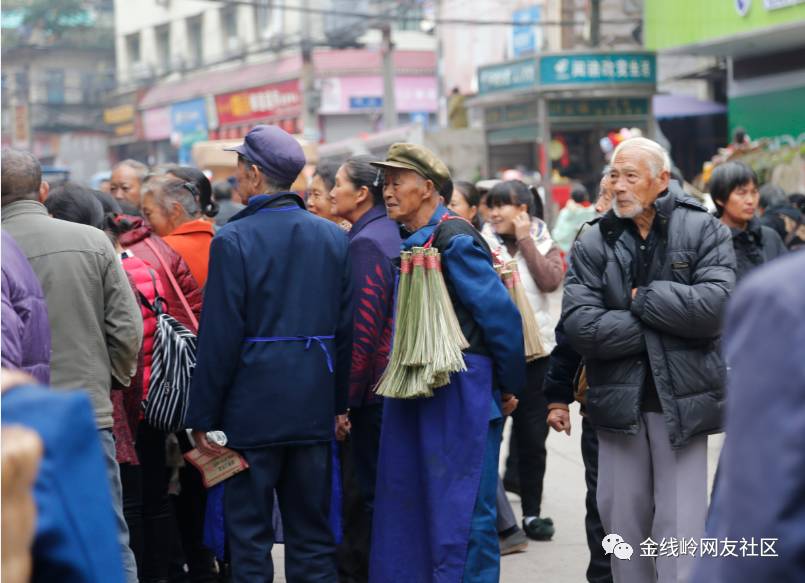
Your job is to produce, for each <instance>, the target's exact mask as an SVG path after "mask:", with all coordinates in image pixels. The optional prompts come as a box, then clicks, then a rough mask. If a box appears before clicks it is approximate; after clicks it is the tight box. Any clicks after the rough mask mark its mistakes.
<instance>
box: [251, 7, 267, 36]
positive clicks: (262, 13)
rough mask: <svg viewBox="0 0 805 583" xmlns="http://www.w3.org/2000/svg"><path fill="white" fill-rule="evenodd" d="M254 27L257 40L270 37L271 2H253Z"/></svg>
mask: <svg viewBox="0 0 805 583" xmlns="http://www.w3.org/2000/svg"><path fill="white" fill-rule="evenodd" d="M254 26H255V37H257V39H266V38H269V37H270V36H271V0H255V5H254Z"/></svg>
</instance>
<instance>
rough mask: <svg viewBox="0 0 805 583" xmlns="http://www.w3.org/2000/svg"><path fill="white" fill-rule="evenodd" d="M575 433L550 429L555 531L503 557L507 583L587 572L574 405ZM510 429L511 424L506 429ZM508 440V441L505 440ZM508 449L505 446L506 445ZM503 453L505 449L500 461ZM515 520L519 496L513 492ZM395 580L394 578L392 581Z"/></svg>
mask: <svg viewBox="0 0 805 583" xmlns="http://www.w3.org/2000/svg"><path fill="white" fill-rule="evenodd" d="M573 409H574V411H573V413H572V424H573V428H572V430H571V435H570V437H568V436H567V435H565V434H564V433H562V434H558V433H556V432H554V431H551V433H550V436H549V437H548V469H547V471H546V474H545V486H544V494H543V502H542V509H543V515H544V516H550V517H551V518H553V521H554V525H555V526H556V534H555V535H554V538H553V540H552V541H550V542H536V541H531V543H530V544H529V546H528V550H526V551H525V552H523V553H517V554H514V555H508V556H506V557H503V558H502V559H501V576H500V580H501V581H502V582H504V583H583V582H584V581H585V580H586V579H585V572H586V570H587V560H588V557H589V555H588V551H587V538H586V534H585V532H584V496H585V485H584V465H583V464H582V461H581V417H580V416H579V415H578V408H577V407H575V406H574V407H573ZM508 432H509V425H507V427H506V433H507V434H508ZM504 443H506V441H504ZM722 443H723V436H721V435H719V436H715V437H710V440H709V446H708V458H709V459H708V470H709V475H710V483H711V484H712V479H713V474H714V473H715V466H716V462H717V460H718V454H719V452H720V451H721V445H722ZM504 447H505V445H504ZM503 459H505V451H502V452H501V462H502V460H503ZM509 499H510V500H511V503H512V507H513V508H514V511H515V514H516V515H517V519H518V520H520V518H521V512H520V498H519V497H518V496H516V495H514V494H509ZM283 551H284V548H283V547H282V545H277V546H276V547H275V548H274V551H273V556H274V562H275V569H276V577H275V579H274V580H275V581H276V582H278V583H284V582H285V577H284V565H283V561H284V553H283ZM389 583H396V582H389Z"/></svg>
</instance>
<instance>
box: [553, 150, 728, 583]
mask: <svg viewBox="0 0 805 583" xmlns="http://www.w3.org/2000/svg"><path fill="white" fill-rule="evenodd" d="M669 171H670V160H669V158H668V154H667V153H666V152H665V150H663V148H662V146H660V145H659V144H657V143H656V142H653V141H651V140H648V139H645V138H633V139H630V140H627V141H625V142H622V143H621V144H620V145H619V146H618V148H617V149H616V150H615V152H614V153H613V156H612V164H611V167H610V170H609V175H608V176H609V178H608V186H609V188H610V189H611V191H612V193H613V195H614V201H613V208H612V210H611V211H609V212H608V213H607V214H605V215H604V216H603V217H601V218H600V219H598V220H597V222H596V224H595V225H594V227H593V228H589V229H587V231H586V232H584V233H583V234H582V235H581V237H579V239H578V240H577V241H576V243H575V244H574V246H573V252H572V261H571V268H570V271H569V272H568V277H567V281H566V283H565V295H564V301H563V306H562V308H563V309H562V312H563V319H564V325H565V332H566V334H567V336H568V338H569V340H570V342H571V344H572V345H573V346H574V348H576V350H577V351H578V352H579V353H580V354H581V355H582V356H583V357H584V361H585V364H586V375H587V381H588V384H589V388H588V392H587V415H588V417H589V419H590V421H591V422H592V423H593V425H594V426H595V428H596V430H597V432H598V439H599V459H598V468H599V469H598V496H597V498H598V508H599V511H600V514H601V520H602V522H603V524H604V528H605V530H606V532H607V533H608V534H609V535H619V536H620V537H621V538H622V540H623V542H624V543H626V544H628V545H630V546H631V547H632V549H633V550H634V555H633V556H632V557H631V560H623V559H622V558H624V559H625V557H626V555H628V554H629V553H628V549H627V548H626V547H620V548H619V549H616V553H615V556H614V557H613V558H612V572H613V577H614V580H615V581H616V582H627V583H631V582H634V583H651V582H653V581H659V582H661V583H670V582H672V581H673V582H677V581H679V582H682V581H687V580H688V578H689V576H690V570H691V567H692V562H693V555H695V554H696V550H697V549H692V548H690V542H691V539H692V540H693V542H694V543H697V544H698V542H699V539H700V538H701V537H702V535H703V533H704V521H705V516H706V514H707V435H708V434H711V433H716V432H718V431H721V424H722V410H723V406H724V373H725V367H724V364H723V363H722V361H721V357H720V356H719V351H718V339H719V335H720V333H721V324H722V321H721V319H722V313H723V310H724V306H725V304H726V302H727V299H728V297H729V295H730V292H731V291H732V288H733V286H734V284H735V256H734V253H733V250H732V246H731V244H730V233H729V230H728V229H726V228H725V227H724V226H723V225H721V224H719V222H718V220H717V219H715V218H714V217H713V216H711V215H710V214H709V213H708V212H707V210H706V209H705V207H704V206H702V205H701V203H699V202H698V201H697V200H696V199H694V198H691V197H689V196H687V195H686V194H685V193H684V192H683V191H682V189H681V187H680V186H679V184H678V183H677V182H675V181H671V180H670V178H669V174H670V172H669ZM596 227H597V228H596ZM610 540H612V539H610ZM683 540H684V543H683V544H684V545H685V546H686V548H685V551H686V552H685V553H683V552H681V551H682V548H681V544H680V541H683ZM673 541H676V544H674V542H673ZM608 550H610V551H611V550H612V549H611V548H609V549H608Z"/></svg>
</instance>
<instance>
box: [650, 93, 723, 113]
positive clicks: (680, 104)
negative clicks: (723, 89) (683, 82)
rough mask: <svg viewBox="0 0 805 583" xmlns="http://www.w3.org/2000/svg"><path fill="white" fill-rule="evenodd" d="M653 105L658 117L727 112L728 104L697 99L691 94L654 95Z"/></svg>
mask: <svg viewBox="0 0 805 583" xmlns="http://www.w3.org/2000/svg"><path fill="white" fill-rule="evenodd" d="M652 105H653V108H654V117H655V118H657V119H673V118H677V117H695V116H700V115H717V114H721V113H727V106H726V105H722V104H721V103H716V102H715V101H707V100H702V99H697V98H696V97H693V96H691V95H655V96H654V97H652Z"/></svg>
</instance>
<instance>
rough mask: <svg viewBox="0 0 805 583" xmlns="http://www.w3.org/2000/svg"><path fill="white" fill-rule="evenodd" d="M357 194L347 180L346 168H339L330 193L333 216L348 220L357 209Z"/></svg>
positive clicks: (356, 190)
mask: <svg viewBox="0 0 805 583" xmlns="http://www.w3.org/2000/svg"><path fill="white" fill-rule="evenodd" d="M359 192H360V191H359V190H358V189H356V188H355V185H354V184H353V183H352V182H351V181H350V180H349V175H348V174H347V170H346V168H345V167H344V166H341V168H339V169H338V172H336V174H335V186H333V189H332V190H331V191H330V205H331V207H332V212H333V214H334V215H336V216H338V217H342V218H345V219H348V218H349V217H350V215H352V213H354V212H355V211H356V210H357V208H358V205H359V202H358V200H357V197H358V193H359Z"/></svg>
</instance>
